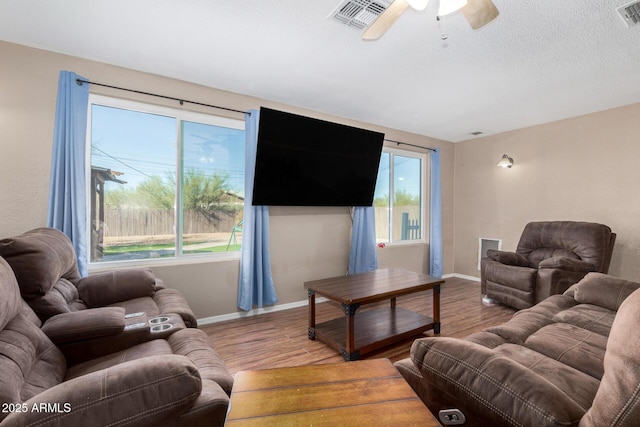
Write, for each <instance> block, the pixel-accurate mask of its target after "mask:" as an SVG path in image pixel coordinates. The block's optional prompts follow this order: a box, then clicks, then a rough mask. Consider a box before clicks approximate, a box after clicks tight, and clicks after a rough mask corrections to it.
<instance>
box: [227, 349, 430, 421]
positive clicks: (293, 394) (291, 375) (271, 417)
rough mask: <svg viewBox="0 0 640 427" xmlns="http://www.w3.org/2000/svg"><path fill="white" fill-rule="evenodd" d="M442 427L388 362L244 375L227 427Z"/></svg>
mask: <svg viewBox="0 0 640 427" xmlns="http://www.w3.org/2000/svg"><path fill="white" fill-rule="evenodd" d="M311 425H313V426H314V427H319V426H326V427H334V426H338V425H343V426H374V425H375V426H393V427H397V426H403V427H404V426H422V427H432V426H433V427H435V426H439V425H440V424H439V423H438V422H437V421H436V419H435V418H434V417H433V415H432V414H431V412H429V410H428V409H427V407H426V406H425V405H424V404H423V403H422V401H421V400H420V398H419V397H418V396H417V395H416V393H415V392H414V391H413V389H412V388H411V387H410V386H409V384H407V382H406V381H405V380H404V378H402V375H400V373H399V372H398V371H397V370H396V368H394V367H393V365H392V364H391V362H390V361H389V360H388V359H372V360H364V361H357V362H349V363H337V364H327V365H310V366H299V367H293V368H277V369H265V370H258V371H242V372H238V373H237V374H236V375H235V378H234V382H233V391H232V393H231V401H230V403H229V411H228V412H227V420H226V422H225V426H227V427H261V426H269V427H273V426H279V427H280V426H296V427H297V426H311Z"/></svg>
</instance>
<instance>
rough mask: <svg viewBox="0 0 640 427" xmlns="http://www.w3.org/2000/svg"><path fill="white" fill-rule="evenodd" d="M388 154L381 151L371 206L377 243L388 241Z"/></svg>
mask: <svg viewBox="0 0 640 427" xmlns="http://www.w3.org/2000/svg"><path fill="white" fill-rule="evenodd" d="M389 161H390V156H389V153H385V152H383V153H382V155H381V156H380V166H378V180H377V181H376V190H375V193H374V199H373V206H374V208H375V218H376V241H377V242H378V243H386V242H389V225H390V224H389V209H390V207H391V205H390V204H389V182H390V178H389V177H390V172H391V171H390V166H389V165H390V163H389Z"/></svg>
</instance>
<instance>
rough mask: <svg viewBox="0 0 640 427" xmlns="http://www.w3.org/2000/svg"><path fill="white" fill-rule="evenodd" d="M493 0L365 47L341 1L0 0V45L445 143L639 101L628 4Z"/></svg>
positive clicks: (429, 15) (407, 18)
mask: <svg viewBox="0 0 640 427" xmlns="http://www.w3.org/2000/svg"><path fill="white" fill-rule="evenodd" d="M493 1H494V3H495V4H496V6H497V7H498V9H499V10H500V16H499V17H498V18H497V19H496V20H495V21H493V22H492V23H490V24H489V25H487V26H485V27H483V28H481V29H480V30H476V31H473V30H471V28H470V27H469V26H468V25H467V23H466V21H465V19H464V17H463V16H462V14H460V13H455V14H453V15H449V16H447V17H445V18H444V19H443V20H441V21H439V22H438V21H436V19H435V15H436V10H437V5H438V0H431V1H430V3H429V6H428V7H427V9H426V10H424V11H422V12H416V11H414V10H412V9H408V10H407V11H406V12H405V13H404V14H403V15H402V16H401V17H400V19H399V20H398V21H397V22H396V24H395V25H394V26H393V27H392V28H391V29H390V30H389V31H388V32H387V33H386V34H385V35H384V36H383V37H382V38H381V39H379V40H377V41H367V42H365V41H362V40H361V39H360V35H361V31H360V30H355V29H352V28H348V27H346V26H343V25H340V24H338V23H337V22H335V21H333V20H330V19H327V16H328V15H329V13H330V12H331V11H332V10H333V9H334V8H335V7H336V5H337V4H338V3H339V1H338V0H315V1H309V0H304V1H303V0H233V1H231V0H226V1H225V0H180V1H176V0H136V1H130V0H110V1H106V0H92V1H90V2H87V1H84V0H48V1H41V0H1V1H0V40H5V41H8V42H13V43H18V44H23V45H27V46H33V47H37V48H41V49H46V50H51V51H55V52H61V53H65V54H69V55H74V56H78V57H82V58H88V59H92V60H96V61H100V62H105V63H109V64H114V65H118V66H122V67H126V68H131V69H135V70H140V71H146V72H150V73H154V74H159V75H163V76H167V77H172V78H176V79H180V80H185V81H189V82H194V83H197V84H201V85H206V86H211V87H215V88H220V89H224V90H229V91H233V92H237V93H242V94H248V95H252V96H257V97H260V98H264V99H268V100H272V101H277V102H282V103H286V104H289V105H293V106H299V107H304V108H308V109H312V110H317V111H321V112H326V113H331V114H334V115H338V116H342V117H347V118H352V119H357V120H361V121H364V122H369V123H374V124H379V125H383V126H388V127H391V128H396V129H401V130H406V131H410V132H415V133H418V134H422V135H427V136H431V137H434V138H439V139H443V140H448V141H454V142H457V141H462V140H466V139H471V138H473V136H471V135H470V133H471V132H474V131H481V132H483V133H484V134H485V135H490V134H496V133H500V132H505V131H508V130H512V129H518V128H522V127H527V126H531V125H536V124H540V123H546V122H550V121H554V120H560V119H564V118H568V117H572V116H577V115H582V114H587V113H591V112H595V111H601V110H605V109H609V108H613V107H617V106H622V105H627V104H632V103H636V102H640V25H638V26H635V27H631V28H629V27H627V25H626V24H625V23H624V21H623V19H622V18H621V17H620V16H619V15H618V13H617V11H616V8H617V7H619V6H622V5H625V4H626V3H628V0H607V1H602V0H580V1H559V0H537V1H535V2H532V1H524V0H493ZM442 34H447V35H448V38H447V39H446V40H442V39H441V35H442ZM0 60H1V58H0ZM87 77H89V78H90V77H91V76H87ZM105 83H108V82H105Z"/></svg>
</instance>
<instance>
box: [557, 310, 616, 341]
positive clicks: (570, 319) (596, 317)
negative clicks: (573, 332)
mask: <svg viewBox="0 0 640 427" xmlns="http://www.w3.org/2000/svg"><path fill="white" fill-rule="evenodd" d="M615 316H616V312H615V311H611V310H608V309H606V308H604V307H600V306H597V305H593V304H578V305H576V306H575V307H571V308H569V309H567V310H563V311H561V312H560V313H558V314H556V315H555V316H553V321H554V322H561V323H568V324H571V325H574V326H577V327H579V328H582V329H585V330H587V331H591V332H595V333H597V334H600V335H602V336H604V337H608V336H609V331H611V325H613V319H614V318H615Z"/></svg>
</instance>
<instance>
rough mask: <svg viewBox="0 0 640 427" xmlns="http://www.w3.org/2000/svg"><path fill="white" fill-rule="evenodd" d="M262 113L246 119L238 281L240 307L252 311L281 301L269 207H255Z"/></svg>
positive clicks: (253, 113)
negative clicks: (273, 273)
mask: <svg viewBox="0 0 640 427" xmlns="http://www.w3.org/2000/svg"><path fill="white" fill-rule="evenodd" d="M259 121H260V112H259V111H256V110H251V111H250V112H249V113H248V114H247V115H246V119H245V135H246V143H245V183H244V218H243V224H242V253H241V257H240V277H239V280H238V307H240V308H241V309H242V310H246V311H248V310H251V308H252V307H253V306H254V305H256V306H258V307H262V306H263V305H272V304H275V303H276V302H277V301H278V296H277V295H276V290H275V286H274V284H273V278H272V277H271V255H270V253H269V207H268V206H252V205H251V201H252V199H253V177H254V175H255V165H256V150H257V146H258V123H259Z"/></svg>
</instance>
